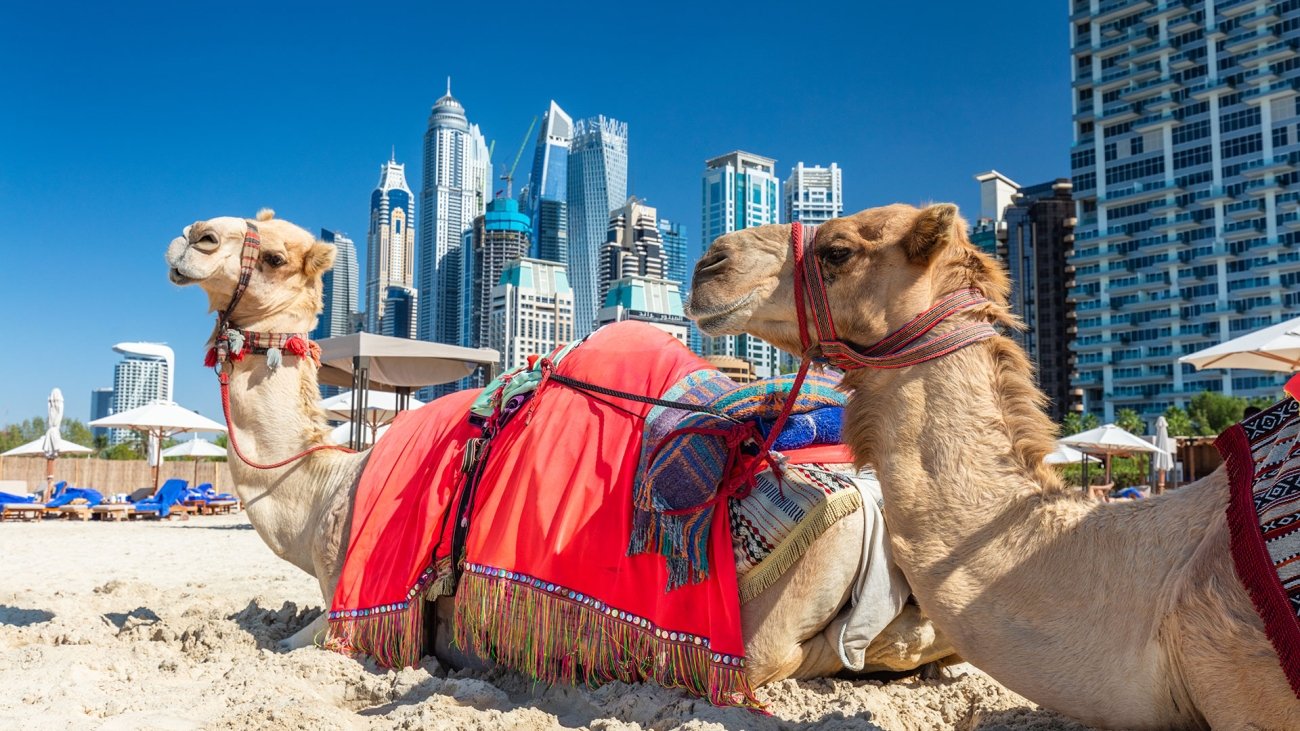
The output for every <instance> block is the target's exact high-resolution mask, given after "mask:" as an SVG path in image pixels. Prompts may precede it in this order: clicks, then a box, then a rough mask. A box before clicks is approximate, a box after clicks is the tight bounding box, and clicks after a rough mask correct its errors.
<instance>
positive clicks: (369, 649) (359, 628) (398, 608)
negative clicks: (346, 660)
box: [325, 561, 446, 668]
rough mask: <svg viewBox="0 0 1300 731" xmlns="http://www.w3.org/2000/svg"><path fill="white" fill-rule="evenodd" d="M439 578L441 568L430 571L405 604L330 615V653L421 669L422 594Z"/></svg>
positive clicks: (380, 663) (418, 583) (391, 666)
mask: <svg viewBox="0 0 1300 731" xmlns="http://www.w3.org/2000/svg"><path fill="white" fill-rule="evenodd" d="M443 563H444V564H445V563H446V562H445V561H444V562H443ZM442 568H443V569H444V570H445V568H446V567H445V566H443V567H442ZM439 576H440V572H439V570H438V567H436V566H430V567H428V568H426V569H425V570H424V571H423V572H422V573H421V574H420V578H419V579H418V580H417V581H416V582H415V585H414V586H412V587H411V589H410V591H408V592H407V595H406V601H403V602H398V603H396V604H384V605H380V606H378V607H372V608H370V609H349V610H345V611H341V612H330V613H329V623H328V626H329V631H328V635H327V637H326V640H325V647H326V649H329V650H333V651H335V652H340V653H343V654H345V655H358V654H359V655H370V656H372V657H374V658H375V662H376V663H378V664H379V665H380V667H386V668H403V667H412V666H415V665H418V664H419V663H420V654H421V651H422V650H423V649H424V597H423V596H422V592H423V591H424V589H425V588H426V587H427V586H429V585H430V584H432V583H434V580H435V578H437V577H439Z"/></svg>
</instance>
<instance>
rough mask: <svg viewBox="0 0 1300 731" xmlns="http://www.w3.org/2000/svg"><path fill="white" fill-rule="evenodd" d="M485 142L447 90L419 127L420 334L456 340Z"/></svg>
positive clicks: (481, 197) (480, 198) (485, 179)
mask: <svg viewBox="0 0 1300 731" xmlns="http://www.w3.org/2000/svg"><path fill="white" fill-rule="evenodd" d="M491 169H492V165H491V162H490V160H489V159H488V149H487V143H486V142H484V140H483V134H482V133H481V132H480V131H479V128H478V125H475V124H470V123H469V120H468V119H466V117H465V108H464V107H463V106H461V103H460V102H459V101H457V100H456V99H455V98H454V97H453V96H452V95H451V82H450V80H449V81H448V82H447V94H446V95H445V96H443V97H442V98H440V99H438V101H437V102H435V103H434V105H433V111H432V113H431V114H430V115H429V127H428V129H427V130H426V131H425V133H424V174H423V181H422V185H421V188H420V212H419V235H418V237H417V242H418V243H417V254H416V262H415V264H416V267H417V271H416V287H417V289H418V290H419V292H420V296H419V298H418V306H419V315H418V317H417V318H416V331H417V334H418V336H419V338H420V339H421V340H430V341H436V342H441V343H452V344H455V343H457V342H458V341H459V340H460V332H461V328H460V322H461V311H460V305H461V298H462V292H461V287H462V282H463V273H462V266H461V265H462V261H463V255H462V251H461V247H462V245H463V242H464V240H465V238H464V234H465V232H466V231H468V230H469V229H470V227H471V225H472V224H473V222H474V218H475V217H476V216H481V215H483V211H484V208H485V206H486V204H487V199H488V192H489V191H490V190H491V188H490V187H489V182H490V181H489V174H490V172H491Z"/></svg>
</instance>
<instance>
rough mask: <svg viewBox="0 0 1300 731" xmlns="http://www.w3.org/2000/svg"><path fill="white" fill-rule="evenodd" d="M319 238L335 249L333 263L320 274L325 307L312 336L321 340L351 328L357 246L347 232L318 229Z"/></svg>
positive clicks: (356, 276) (355, 301) (313, 338)
mask: <svg viewBox="0 0 1300 731" xmlns="http://www.w3.org/2000/svg"><path fill="white" fill-rule="evenodd" d="M320 240H321V241H324V242H325V243H327V244H333V245H334V247H335V248H336V249H338V253H337V254H335V255H334V266H333V267H331V268H330V269H329V270H328V271H326V272H325V276H324V277H323V278H322V282H321V283H322V285H323V287H322V290H321V297H322V299H323V300H324V305H325V308H324V309H323V310H322V311H321V313H320V319H318V320H317V321H316V329H315V330H312V331H311V337H312V340H324V339H325V338H333V337H337V336H339V335H347V334H348V333H351V332H352V323H353V318H354V316H355V315H356V314H357V280H358V278H359V277H358V275H359V274H360V272H359V271H358V270H357V247H356V246H355V245H354V244H353V243H352V239H350V238H348V237H347V235H346V234H341V233H339V232H337V231H330V230H329V229H324V228H323V229H321V230H320Z"/></svg>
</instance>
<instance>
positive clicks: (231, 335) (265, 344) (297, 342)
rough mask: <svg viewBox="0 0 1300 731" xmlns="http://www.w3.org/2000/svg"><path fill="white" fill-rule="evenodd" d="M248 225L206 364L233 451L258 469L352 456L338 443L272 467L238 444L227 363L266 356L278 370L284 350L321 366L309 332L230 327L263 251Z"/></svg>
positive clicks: (313, 448) (351, 451)
mask: <svg viewBox="0 0 1300 731" xmlns="http://www.w3.org/2000/svg"><path fill="white" fill-rule="evenodd" d="M247 223H248V231H247V232H245V233H244V246H243V248H242V249H240V252H239V283H238V284H236V285H235V291H234V293H233V294H231V295H230V304H229V305H226V309H225V311H223V312H222V313H221V314H220V315H218V316H217V335H216V340H215V343H214V345H213V346H212V347H211V348H209V349H208V355H207V358H206V360H205V361H204V365H206V366H208V367H209V368H214V369H215V370H216V373H217V381H218V382H219V383H220V384H221V411H222V413H224V414H225V417H226V433H227V434H228V435H229V438H230V449H231V450H232V451H234V453H235V454H236V455H238V457H239V459H240V460H242V461H243V463H244V464H246V465H248V466H249V467H252V468H254V469H259V470H271V469H275V468H277V467H283V466H285V465H287V464H289V463H291V462H296V461H297V460H300V459H302V458H303V457H306V456H307V455H309V454H311V453H312V452H318V451H321V450H323V449H336V450H338V451H340V452H348V453H349V454H352V453H354V451H355V450H352V449H348V448H347V447H341V446H339V445H337V444H318V445H316V446H314V447H311V448H310V449H307V450H305V451H303V452H299V453H298V454H295V455H294V456H292V457H290V458H288V459H283V460H280V461H279V462H274V463H272V464H260V463H258V462H253V461H251V460H249V459H248V458H247V457H245V456H244V453H243V452H242V451H240V449H239V443H238V442H236V441H235V429H234V425H233V424H231V422H230V369H229V368H226V364H227V363H232V362H237V361H241V360H243V359H244V356H245V355H248V354H252V355H265V356H267V365H268V366H269V367H271V368H273V369H274V368H277V367H279V364H280V359H281V358H282V357H283V356H282V354H281V351H282V350H283V351H287V352H288V353H289V354H290V355H296V356H298V357H299V358H311V360H312V362H314V363H315V364H316V366H317V367H320V346H319V345H317V344H316V343H314V342H312V341H311V340H310V339H309V338H308V337H307V333H262V332H252V331H248V330H240V329H239V328H236V327H231V326H230V316H231V315H232V314H234V312H235V305H237V304H239V300H240V298H242V297H243V296H244V290H246V289H248V283H249V281H250V280H252V278H253V270H254V269H255V268H256V267H257V260H258V258H259V256H260V255H261V251H262V237H261V234H260V233H258V230H257V225H256V224H254V223H253V222H252V221H248V222H247Z"/></svg>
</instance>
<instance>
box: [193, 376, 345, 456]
mask: <svg viewBox="0 0 1300 731" xmlns="http://www.w3.org/2000/svg"><path fill="white" fill-rule="evenodd" d="M217 378H218V379H219V380H220V381H221V411H222V413H223V414H225V416H226V434H227V435H228V436H229V438H230V449H231V450H233V451H234V453H235V454H236V455H237V456H238V457H239V459H240V460H241V461H242V462H243V463H244V464H246V465H248V466H249V467H252V468H253V469H258V470H273V469H276V468H277V467H283V466H285V465H287V464H289V463H290V462H296V461H298V460H300V459H302V458H303V457H306V456H307V455H309V454H311V453H312V452H319V451H322V450H325V449H334V450H337V451H340V452H346V453H348V454H356V453H357V452H356V450H355V449H348V448H347V447H344V446H341V445H338V444H317V445H316V446H314V447H311V448H309V449H307V450H305V451H302V452H299V453H298V454H295V455H294V456H292V457H290V458H288V459H282V460H280V461H279V462H275V463H273V464H260V463H257V462H254V461H252V460H250V459H249V458H248V457H245V456H244V453H243V452H242V451H240V449H239V442H237V441H236V440H235V425H234V423H233V422H231V420H230V376H229V375H228V374H226V373H224V372H223V373H220V374H218V375H217Z"/></svg>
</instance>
